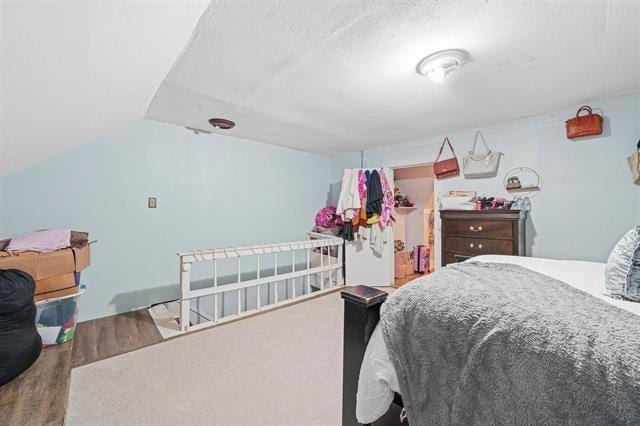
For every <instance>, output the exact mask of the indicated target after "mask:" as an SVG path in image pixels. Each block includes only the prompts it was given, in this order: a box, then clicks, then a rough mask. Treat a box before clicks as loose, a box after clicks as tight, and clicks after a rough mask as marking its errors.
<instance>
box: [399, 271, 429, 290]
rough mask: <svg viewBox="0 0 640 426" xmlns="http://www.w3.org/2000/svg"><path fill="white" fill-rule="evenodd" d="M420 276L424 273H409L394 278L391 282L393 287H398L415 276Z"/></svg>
mask: <svg viewBox="0 0 640 426" xmlns="http://www.w3.org/2000/svg"><path fill="white" fill-rule="evenodd" d="M422 276H424V274H418V273H414V274H411V275H407V276H406V277H404V278H396V279H395V280H394V282H393V287H394V288H400V287H402V286H403V285H405V284H406V283H408V282H411V281H413V280H415V279H416V278H420V277H422Z"/></svg>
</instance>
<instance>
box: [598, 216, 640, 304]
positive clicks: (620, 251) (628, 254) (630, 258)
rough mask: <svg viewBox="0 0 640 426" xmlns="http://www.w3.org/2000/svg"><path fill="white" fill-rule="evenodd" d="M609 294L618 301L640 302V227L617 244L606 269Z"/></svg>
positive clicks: (606, 284) (631, 231)
mask: <svg viewBox="0 0 640 426" xmlns="http://www.w3.org/2000/svg"><path fill="white" fill-rule="evenodd" d="M605 286H606V287H607V293H608V294H609V296H611V297H615V298H617V299H625V300H630V301H632V302H640V226H636V227H635V228H633V229H632V230H630V231H629V232H627V233H626V234H625V235H624V236H623V237H622V239H621V240H620V241H619V242H618V244H616V246H615V247H614V248H613V251H612V252H611V255H610V256H609V260H608V261H607V267H606V269H605Z"/></svg>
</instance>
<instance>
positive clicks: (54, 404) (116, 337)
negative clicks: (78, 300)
mask: <svg viewBox="0 0 640 426" xmlns="http://www.w3.org/2000/svg"><path fill="white" fill-rule="evenodd" d="M162 340H163V339H162V336H161V335H160V332H159V331H158V329H157V328H156V326H155V324H154V323H153V319H152V318H151V316H150V315H149V312H148V311H147V310H146V309H141V310H139V311H134V312H128V313H125V314H120V315H113V316H110V317H106V318H99V319H96V320H91V321H86V322H81V323H79V324H78V326H77V327H76V331H75V337H74V339H73V340H72V341H70V342H67V343H65V344H63V345H56V346H51V347H48V348H46V349H43V350H42V353H41V354H40V358H38V360H37V361H36V362H35V364H33V365H32V366H31V368H29V370H27V371H26V372H24V373H23V374H22V375H20V376H19V377H18V378H16V379H14V380H13V381H11V382H9V383H7V384H6V385H4V386H2V387H0V424H7V425H27V424H28V425H62V424H63V423H64V416H65V414H66V411H67V396H68V392H69V380H70V378H71V368H72V367H79V366H82V365H85V364H89V363H91V362H95V361H100V360H102V359H105V358H109V357H112V356H116V355H120V354H123V353H125V352H131V351H133V350H136V349H140V348H143V347H145V346H149V345H153V344H155V343H159V342H162Z"/></svg>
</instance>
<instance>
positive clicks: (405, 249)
mask: <svg viewBox="0 0 640 426" xmlns="http://www.w3.org/2000/svg"><path fill="white" fill-rule="evenodd" d="M393 173H394V177H395V188H394V192H395V198H396V221H395V222H394V223H393V225H392V229H393V239H394V246H395V253H394V276H395V279H394V287H396V288H398V287H400V286H402V285H404V284H406V283H408V282H410V281H413V280H414V279H416V278H419V277H420V276H422V275H425V274H429V273H431V272H433V271H434V265H435V259H434V258H435V253H436V251H435V233H434V228H435V226H434V223H435V213H434V198H435V190H434V181H435V179H434V174H433V165H432V164H420V165H413V166H407V167H398V168H394V169H393ZM424 253H426V259H425V265H424V267H419V268H417V269H419V271H417V270H416V267H415V266H417V264H419V263H420V259H421V257H422V256H424ZM414 258H417V259H414Z"/></svg>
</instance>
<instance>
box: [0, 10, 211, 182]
mask: <svg viewBox="0 0 640 426" xmlns="http://www.w3.org/2000/svg"><path fill="white" fill-rule="evenodd" d="M208 3H209V2H208V0H199V1H195V0H189V1H180V0H174V1H140V0H138V1H134V0H130V1H116V0H111V1H97V0H85V1H68V0H67V1H52V0H39V1H26V0H23V1H5V0H0V175H4V174H7V173H9V172H12V171H15V170H19V169H21V168H24V167H26V166H28V165H30V164H32V163H35V162H37V161H39V160H42V159H45V158H47V157H50V156H51V155H54V154H57V153H59V152H61V151H64V150H66V149H68V148H71V147H72V146H74V145H77V144H79V143H82V142H86V141H87V140H89V139H91V138H94V137H96V136H99V135H102V134H104V133H107V132H109V131H112V130H114V129H115V128H118V127H121V126H124V125H126V124H128V123H129V122H131V121H132V120H135V119H140V118H141V117H142V116H144V113H145V111H146V109H147V107H148V106H149V102H150V101H151V98H152V97H153V94H154V93H155V91H156V90H157V88H158V86H159V85H160V83H161V82H162V79H163V78H164V76H165V75H166V74H167V72H168V71H169V69H170V68H171V64H173V62H174V61H175V59H176V57H177V56H178V55H179V54H180V52H181V50H182V49H183V48H184V46H185V44H186V42H187V40H188V39H189V36H190V35H191V33H192V32H193V29H194V28H195V26H196V23H197V20H198V18H199V17H200V16H201V14H202V12H203V11H204V9H205V8H206V6H207V4H208Z"/></svg>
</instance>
